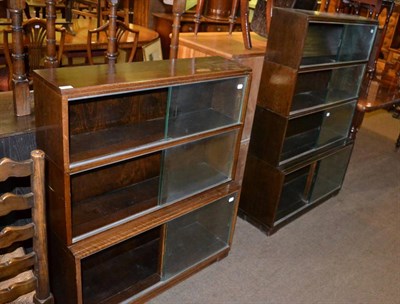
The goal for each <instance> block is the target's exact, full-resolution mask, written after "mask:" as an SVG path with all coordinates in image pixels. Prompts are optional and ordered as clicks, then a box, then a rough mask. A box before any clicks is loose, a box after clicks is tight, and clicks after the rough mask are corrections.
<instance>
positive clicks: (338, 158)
mask: <svg viewBox="0 0 400 304" xmlns="http://www.w3.org/2000/svg"><path fill="white" fill-rule="evenodd" d="M350 155H351V146H348V147H346V148H345V149H343V150H341V151H340V152H338V153H336V154H333V155H331V156H329V157H327V158H325V159H322V160H321V161H319V163H318V166H317V169H316V173H315V175H316V179H315V182H314V186H313V189H312V192H311V198H310V203H313V202H315V201H316V200H318V199H320V198H323V197H324V196H326V195H328V194H330V193H332V192H333V191H335V190H338V189H340V187H341V185H342V182H343V178H344V175H345V173H346V169H347V164H348V162H349V159H350Z"/></svg>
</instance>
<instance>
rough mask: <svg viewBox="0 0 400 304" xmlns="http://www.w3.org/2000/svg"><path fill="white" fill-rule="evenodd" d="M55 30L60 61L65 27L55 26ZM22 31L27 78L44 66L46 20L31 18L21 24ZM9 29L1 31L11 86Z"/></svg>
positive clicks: (11, 68)
mask: <svg viewBox="0 0 400 304" xmlns="http://www.w3.org/2000/svg"><path fill="white" fill-rule="evenodd" d="M55 30H56V32H58V33H60V41H59V44H58V53H57V60H58V62H61V58H62V54H63V49H64V41H65V29H64V28H56V29H55ZM22 31H23V36H24V42H23V44H24V45H23V46H21V47H22V48H23V49H24V53H25V54H26V55H25V59H26V60H25V70H26V72H27V76H28V78H30V74H31V72H32V71H33V70H36V69H42V68H44V59H45V56H46V38H47V24H46V20H44V19H39V18H32V19H29V20H27V21H25V22H24V23H23V24H22ZM11 33H12V30H11V29H6V30H4V31H3V35H4V36H3V42H4V55H5V58H6V62H7V66H8V68H9V75H10V77H9V84H10V86H11V80H12V74H13V61H12V59H11V47H10V46H11V39H10V37H11Z"/></svg>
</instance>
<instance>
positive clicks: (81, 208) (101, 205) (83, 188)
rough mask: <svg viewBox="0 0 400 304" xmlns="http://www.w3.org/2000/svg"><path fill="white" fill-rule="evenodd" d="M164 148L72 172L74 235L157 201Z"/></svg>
mask: <svg viewBox="0 0 400 304" xmlns="http://www.w3.org/2000/svg"><path fill="white" fill-rule="evenodd" d="M160 167H161V152H158V153H153V154H149V155H146V156H143V157H139V158H135V159H133V160H129V161H125V162H120V163H117V164H112V165H109V166H105V167H102V168H97V169H94V170H90V171H86V172H83V173H80V174H76V175H72V176H71V204H72V235H73V237H76V236H79V235H82V234H85V233H88V232H90V231H93V230H95V229H98V228H100V227H103V226H106V225H108V224H111V223H114V222H116V221H118V220H121V219H123V218H126V217H128V216H130V215H133V214H136V213H138V212H141V211H143V210H147V209H149V208H152V207H154V206H156V205H157V198H158V189H159V176H160Z"/></svg>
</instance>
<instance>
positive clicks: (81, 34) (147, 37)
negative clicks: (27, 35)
mask: <svg viewBox="0 0 400 304" xmlns="http://www.w3.org/2000/svg"><path fill="white" fill-rule="evenodd" d="M96 27H97V19H96V18H91V19H83V18H79V19H74V20H73V22H72V26H71V29H72V30H73V31H74V33H75V34H74V35H72V34H70V33H68V32H67V34H66V36H65V42H64V51H86V42H87V33H88V29H94V28H96ZM129 27H130V28H132V29H134V30H136V31H139V42H138V45H139V46H142V45H144V44H147V43H149V42H151V41H153V40H155V39H157V38H158V33H157V32H156V31H154V30H152V29H149V28H146V27H143V26H140V25H136V24H129ZM0 29H1V28H0ZM56 39H57V40H58V38H56ZM131 42H132V39H131V37H130V35H127V38H126V40H122V41H121V42H120V44H119V47H121V48H127V47H130V43H131ZM107 43H108V39H107V37H106V36H105V35H102V34H101V35H100V36H99V39H98V41H97V42H96V43H95V44H94V46H93V47H92V49H104V48H106V47H107ZM3 48H4V47H3V35H0V53H2V50H3Z"/></svg>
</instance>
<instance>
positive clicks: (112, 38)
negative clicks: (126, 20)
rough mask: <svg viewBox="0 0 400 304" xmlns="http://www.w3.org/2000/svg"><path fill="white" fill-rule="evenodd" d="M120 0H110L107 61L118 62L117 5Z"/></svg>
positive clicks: (110, 62)
mask: <svg viewBox="0 0 400 304" xmlns="http://www.w3.org/2000/svg"><path fill="white" fill-rule="evenodd" d="M118 1H119V0H109V3H110V5H111V10H110V15H109V16H108V17H109V20H108V22H109V28H108V29H109V34H108V45H107V55H106V57H107V62H108V63H109V64H114V63H116V62H117V57H118V49H117V6H118Z"/></svg>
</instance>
